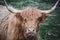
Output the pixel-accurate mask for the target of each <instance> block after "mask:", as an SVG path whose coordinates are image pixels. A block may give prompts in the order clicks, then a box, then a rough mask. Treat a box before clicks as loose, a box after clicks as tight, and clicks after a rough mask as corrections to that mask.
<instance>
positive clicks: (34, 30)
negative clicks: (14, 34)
mask: <svg viewBox="0 0 60 40" xmlns="http://www.w3.org/2000/svg"><path fill="white" fill-rule="evenodd" d="M26 33H27V34H35V33H36V29H35V28H33V27H29V28H27V29H26Z"/></svg>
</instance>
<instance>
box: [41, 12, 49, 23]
mask: <svg viewBox="0 0 60 40" xmlns="http://www.w3.org/2000/svg"><path fill="white" fill-rule="evenodd" d="M47 17H48V14H45V13H42V16H41V21H42V22H43V21H45V20H46V18H47Z"/></svg>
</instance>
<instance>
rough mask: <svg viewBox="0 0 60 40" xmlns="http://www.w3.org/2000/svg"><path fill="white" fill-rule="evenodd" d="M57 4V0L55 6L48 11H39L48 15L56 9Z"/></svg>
mask: <svg viewBox="0 0 60 40" xmlns="http://www.w3.org/2000/svg"><path fill="white" fill-rule="evenodd" d="M58 2H59V0H58V1H57V2H56V3H55V5H54V6H53V7H52V8H51V9H50V10H40V11H41V12H43V13H50V12H52V11H54V10H55V9H56V7H57V4H58Z"/></svg>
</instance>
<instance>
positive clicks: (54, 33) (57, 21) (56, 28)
mask: <svg viewBox="0 0 60 40" xmlns="http://www.w3.org/2000/svg"><path fill="white" fill-rule="evenodd" d="M6 1H7V3H8V4H9V5H11V6H13V7H14V8H16V9H24V8H26V7H29V6H32V7H35V8H37V9H41V10H47V9H50V8H51V7H52V6H54V4H55V3H56V1H57V0H6ZM0 4H1V5H5V4H4V2H3V0H0ZM39 36H40V37H39V40H60V2H59V4H58V6H57V8H56V10H55V11H54V12H52V13H51V14H49V16H48V18H47V19H46V21H45V22H43V23H40V29H39Z"/></svg>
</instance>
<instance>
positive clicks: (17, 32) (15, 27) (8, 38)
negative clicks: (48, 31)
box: [0, 7, 47, 40]
mask: <svg viewBox="0 0 60 40" xmlns="http://www.w3.org/2000/svg"><path fill="white" fill-rule="evenodd" d="M46 17H47V14H44V13H41V12H40V11H39V10H38V9H35V8H32V7H29V8H27V9H25V10H23V11H22V12H20V13H15V14H11V15H10V16H9V18H8V17H7V19H6V20H5V19H4V20H5V21H4V22H5V23H6V24H5V23H3V22H1V25H0V26H1V32H0V34H1V36H0V39H1V40H28V38H25V37H26V36H27V35H25V30H26V28H27V27H30V26H32V27H34V28H35V29H36V31H37V32H36V35H35V37H34V40H38V29H39V22H41V21H43V20H45V19H46ZM2 23H3V24H4V25H3V24H2ZM2 26H4V27H3V28H2ZM2 34H3V35H2ZM29 40H31V39H29Z"/></svg>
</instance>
